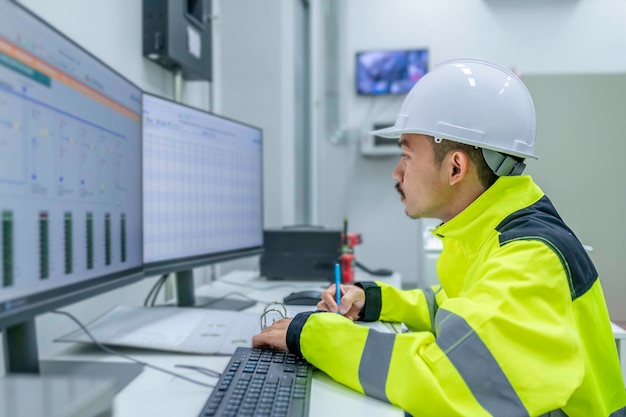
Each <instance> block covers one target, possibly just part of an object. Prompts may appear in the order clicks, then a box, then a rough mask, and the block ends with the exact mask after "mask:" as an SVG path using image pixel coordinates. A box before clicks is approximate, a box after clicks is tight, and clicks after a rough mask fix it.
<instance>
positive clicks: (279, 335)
mask: <svg viewBox="0 0 626 417" xmlns="http://www.w3.org/2000/svg"><path fill="white" fill-rule="evenodd" d="M289 323H291V319H280V320H277V321H275V322H274V323H273V324H272V325H271V326H269V327H266V328H265V329H263V330H262V331H261V333H259V334H257V335H256V336H254V337H253V338H252V347H255V348H269V349H279V350H285V351H286V350H289V349H287V328H288V327H289Z"/></svg>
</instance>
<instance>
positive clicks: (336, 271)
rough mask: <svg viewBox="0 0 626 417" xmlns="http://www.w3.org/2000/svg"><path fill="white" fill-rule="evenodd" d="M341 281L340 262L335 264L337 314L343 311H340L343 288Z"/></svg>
mask: <svg viewBox="0 0 626 417" xmlns="http://www.w3.org/2000/svg"><path fill="white" fill-rule="evenodd" d="M340 283H341V268H340V267H339V264H335V289H336V290H337V292H336V294H337V295H336V298H337V314H341V311H339V303H340V302H341V288H340V286H339V284H340Z"/></svg>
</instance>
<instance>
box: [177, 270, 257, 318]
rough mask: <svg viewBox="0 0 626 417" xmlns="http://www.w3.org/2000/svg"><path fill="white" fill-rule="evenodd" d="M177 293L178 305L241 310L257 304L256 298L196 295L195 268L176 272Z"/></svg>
mask: <svg viewBox="0 0 626 417" xmlns="http://www.w3.org/2000/svg"><path fill="white" fill-rule="evenodd" d="M176 293H177V298H178V304H177V305H178V307H198V308H210V309H215V310H234V311H241V310H245V309H246V308H248V307H252V306H253V305H255V304H256V301H254V300H242V299H235V298H226V297H204V296H198V297H197V296H196V294H195V288H194V284H193V270H185V271H178V272H177V273H176Z"/></svg>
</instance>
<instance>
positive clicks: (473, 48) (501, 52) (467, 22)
mask: <svg viewBox="0 0 626 417" xmlns="http://www.w3.org/2000/svg"><path fill="white" fill-rule="evenodd" d="M624 16H626V2H622V1H615V0H419V1H417V0H385V1H382V0H343V10H342V13H341V14H340V17H339V18H340V19H341V21H340V27H341V32H340V36H339V39H337V40H336V42H337V43H338V44H339V45H340V48H341V54H340V56H341V59H340V61H339V62H338V63H337V65H336V70H337V71H339V74H340V77H341V78H340V79H341V82H340V86H341V87H340V90H339V92H338V93H339V97H340V99H339V108H338V109H337V111H338V112H339V113H340V118H341V121H342V123H343V124H344V125H345V127H346V128H347V129H348V131H349V133H356V136H357V137H359V135H362V134H366V133H365V132H367V131H368V130H369V129H370V127H371V124H372V123H373V122H389V124H393V122H394V120H395V116H396V114H397V112H398V110H399V108H400V106H401V104H402V100H403V98H404V97H401V96H399V97H395V96H386V97H367V96H357V95H356V93H355V88H354V85H355V81H354V57H355V53H356V52H357V51H362V50H367V49H394V48H414V47H427V48H429V50H430V56H431V62H432V64H433V65H436V64H437V63H440V62H442V61H445V60H448V59H451V58H455V57H459V56H475V57H482V58H486V59H491V60H494V61H497V62H500V63H502V64H503V65H506V66H509V67H515V68H517V69H519V70H520V71H521V72H522V74H523V75H524V74H526V75H530V74H532V75H535V74H538V75H541V74H584V73H596V74H602V73H623V72H626V54H624V53H623V51H624V50H626V25H625V24H624ZM318 24H319V22H318ZM316 77H322V75H321V74H319V73H316ZM319 99H320V101H322V102H323V103H326V102H330V101H332V100H325V97H323V95H320V97H319ZM594 104H595V105H596V106H598V108H601V106H602V105H603V103H602V102H598V103H594ZM625 110H626V109H625ZM540 133H541V132H540ZM348 136H351V135H348ZM539 139H541V137H540V136H539ZM557 139H558V140H563V141H566V140H567V138H557ZM318 140H319V143H318V144H317V145H318V153H319V158H318V160H317V169H318V171H319V183H318V188H317V196H318V214H319V218H320V222H321V223H324V224H338V223H339V222H340V221H341V219H342V218H343V217H344V216H348V217H349V219H350V223H351V226H352V227H351V229H353V230H354V231H359V232H361V233H362V234H363V237H364V244H363V245H361V246H359V247H357V249H356V255H357V259H360V260H361V261H362V262H364V263H365V264H366V265H370V266H372V267H376V266H385V267H391V268H394V269H396V270H398V271H399V272H401V274H402V277H403V282H404V285H405V286H407V287H411V286H416V285H418V284H419V283H420V282H424V281H430V280H431V279H427V280H418V275H419V274H420V273H421V271H423V270H429V268H426V267H425V265H421V264H420V261H419V259H420V258H421V257H422V255H421V254H419V251H418V248H419V246H420V245H421V243H420V240H419V233H420V227H419V221H411V220H409V219H407V218H405V216H404V214H403V208H402V205H401V204H400V202H399V200H398V197H397V195H396V193H395V191H394V190H393V189H392V186H393V185H394V181H393V180H392V178H391V172H392V170H393V168H394V166H395V164H396V159H395V158H379V159H365V158H362V157H360V156H359V155H358V147H357V146H356V143H354V142H350V143H348V144H345V145H333V144H331V143H330V141H329V140H328V135H323V134H322V135H320V136H319V137H318ZM570 146H572V144H570ZM574 146H575V145H574ZM541 162H542V161H539V162H538V163H541ZM599 168H600V169H602V167H599ZM581 193H584V190H581ZM605 198H607V199H610V198H611V196H610V195H606V196H605ZM557 208H558V207H557ZM605 226H606V227H607V228H614V227H621V228H623V226H621V225H619V224H611V225H605ZM623 232H624V231H622V233H623ZM618 280H620V281H621V277H618V276H611V277H606V278H605V279H604V281H603V282H604V283H605V287H607V284H608V286H609V287H612V288H613V289H619V290H620V291H622V294H623V293H624V292H626V288H624V286H622V285H621V284H619V285H618V284H617V281H618ZM607 281H608V282H607ZM613 298H616V297H613ZM610 306H611V307H612V312H615V315H616V316H617V317H615V318H616V319H618V320H624V319H626V310H625V309H623V308H621V307H619V306H617V303H616V302H613V304H612V305H611V304H610Z"/></svg>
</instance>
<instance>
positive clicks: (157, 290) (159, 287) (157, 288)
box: [150, 274, 169, 307]
mask: <svg viewBox="0 0 626 417" xmlns="http://www.w3.org/2000/svg"><path fill="white" fill-rule="evenodd" d="M168 277H169V274H163V275H161V279H160V280H159V282H158V283H157V286H156V290H155V291H154V295H153V296H152V301H151V302H150V306H151V307H154V303H156V300H157V297H158V295H159V292H161V288H163V285H165V282H166V281H167V278H168Z"/></svg>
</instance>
